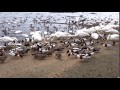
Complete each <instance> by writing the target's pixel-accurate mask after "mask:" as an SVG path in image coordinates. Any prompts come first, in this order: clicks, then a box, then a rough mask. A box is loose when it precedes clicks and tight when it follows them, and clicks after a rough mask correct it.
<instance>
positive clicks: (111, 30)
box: [106, 29, 119, 34]
mask: <svg viewBox="0 0 120 90" xmlns="http://www.w3.org/2000/svg"><path fill="white" fill-rule="evenodd" d="M106 32H107V33H109V34H119V32H118V31H117V30H115V29H110V30H108V31H106Z"/></svg>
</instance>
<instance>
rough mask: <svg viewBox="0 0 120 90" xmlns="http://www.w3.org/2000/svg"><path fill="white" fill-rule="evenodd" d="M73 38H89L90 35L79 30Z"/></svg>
mask: <svg viewBox="0 0 120 90" xmlns="http://www.w3.org/2000/svg"><path fill="white" fill-rule="evenodd" d="M75 36H76V37H86V36H90V35H89V34H88V33H86V32H84V31H80V30H79V31H77V32H76V33H75Z"/></svg>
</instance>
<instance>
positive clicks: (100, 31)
mask: <svg viewBox="0 0 120 90" xmlns="http://www.w3.org/2000/svg"><path fill="white" fill-rule="evenodd" d="M9 24H10V23H9ZM13 33H14V34H16V35H18V34H19V35H21V36H23V37H24V40H26V42H29V41H30V40H31V43H35V42H40V43H42V42H52V41H54V40H56V39H61V40H62V39H63V38H64V39H67V38H78V39H83V38H87V37H90V38H91V39H93V40H99V39H100V38H102V39H105V38H106V40H107V41H113V42H118V41H119V24H113V23H109V24H105V25H104V24H102V23H100V24H99V25H98V26H92V27H90V28H86V27H84V28H81V29H78V30H74V31H73V32H72V33H70V32H66V31H64V32H63V31H56V32H53V33H51V34H49V31H40V30H34V31H30V32H29V33H28V34H25V33H24V32H23V31H22V30H13ZM24 40H23V41H24ZM0 42H3V43H5V44H7V45H0V49H2V48H4V47H6V46H12V45H15V46H17V48H19V47H20V46H22V45H23V44H22V43H21V42H20V40H19V38H17V37H16V36H15V37H10V36H8V35H4V36H2V37H0ZM73 46H74V45H73ZM12 55H13V54H12ZM13 56H14V55H13Z"/></svg>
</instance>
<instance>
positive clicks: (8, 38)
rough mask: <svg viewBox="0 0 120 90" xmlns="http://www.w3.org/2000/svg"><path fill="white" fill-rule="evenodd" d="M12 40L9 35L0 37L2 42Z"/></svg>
mask: <svg viewBox="0 0 120 90" xmlns="http://www.w3.org/2000/svg"><path fill="white" fill-rule="evenodd" d="M14 40H15V38H13V37H9V36H4V37H1V38H0V41H3V42H13V41H14Z"/></svg>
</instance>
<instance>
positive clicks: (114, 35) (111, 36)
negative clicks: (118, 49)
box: [107, 34, 119, 41]
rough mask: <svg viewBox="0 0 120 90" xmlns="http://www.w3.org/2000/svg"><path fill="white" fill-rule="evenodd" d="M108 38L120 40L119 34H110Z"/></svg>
mask: <svg viewBox="0 0 120 90" xmlns="http://www.w3.org/2000/svg"><path fill="white" fill-rule="evenodd" d="M107 40H110V41H119V34H112V35H108V37H107Z"/></svg>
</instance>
